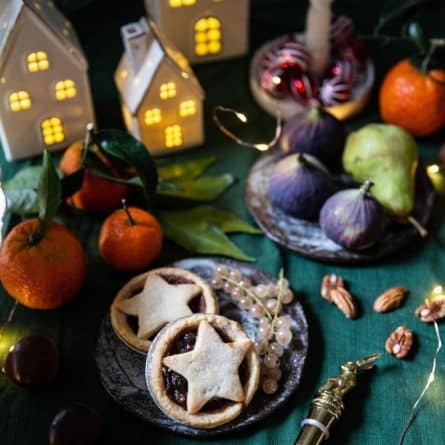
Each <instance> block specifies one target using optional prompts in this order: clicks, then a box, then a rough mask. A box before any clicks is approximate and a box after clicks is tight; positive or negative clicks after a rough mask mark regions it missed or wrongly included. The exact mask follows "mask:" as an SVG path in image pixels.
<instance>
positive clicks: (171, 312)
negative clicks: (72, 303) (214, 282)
mask: <svg viewBox="0 0 445 445" xmlns="http://www.w3.org/2000/svg"><path fill="white" fill-rule="evenodd" d="M201 292H202V289H201V287H200V286H197V285H195V284H174V285H173V284H169V283H167V281H165V280H164V279H163V278H162V277H160V276H159V275H157V274H151V275H149V276H148V278H147V280H146V282H145V284H144V289H143V291H142V292H141V293H139V294H137V295H135V296H134V297H131V298H128V299H126V300H122V301H119V302H118V303H117V304H116V306H117V309H119V310H120V311H121V312H124V313H125V314H128V315H133V316H135V317H137V318H138V324H139V329H138V333H137V336H138V337H139V338H141V339H144V340H147V339H149V338H150V337H151V336H152V335H154V334H156V332H158V331H159V330H160V329H161V328H162V327H163V326H164V325H166V324H167V323H169V322H170V321H174V320H177V319H178V318H181V317H186V316H187V315H191V314H192V313H193V312H192V311H191V309H190V308H189V306H188V303H189V302H190V300H192V299H193V298H194V297H196V296H197V295H199V294H200V293H201Z"/></svg>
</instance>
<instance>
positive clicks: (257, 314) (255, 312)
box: [250, 304, 264, 319]
mask: <svg viewBox="0 0 445 445" xmlns="http://www.w3.org/2000/svg"><path fill="white" fill-rule="evenodd" d="M250 313H251V314H252V316H253V317H254V318H258V319H259V318H261V317H263V316H264V309H263V308H262V306H260V305H259V304H254V305H253V306H252V307H251V308H250Z"/></svg>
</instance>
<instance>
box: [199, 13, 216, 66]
mask: <svg viewBox="0 0 445 445" xmlns="http://www.w3.org/2000/svg"><path fill="white" fill-rule="evenodd" d="M194 32H195V54H196V55H197V56H200V57H205V56H212V55H215V54H219V53H220V52H221V51H222V24H221V20H219V19H218V18H217V17H214V16H209V17H203V18H201V19H199V20H198V21H197V22H196V23H195V28H194Z"/></svg>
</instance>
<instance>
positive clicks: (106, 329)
mask: <svg viewBox="0 0 445 445" xmlns="http://www.w3.org/2000/svg"><path fill="white" fill-rule="evenodd" d="M219 263H225V264H227V265H229V266H231V267H236V268H238V269H240V271H241V273H242V274H243V275H246V276H248V277H249V278H250V279H251V280H252V281H253V282H254V283H270V282H275V281H276V278H274V277H272V276H270V275H267V274H265V273H263V272H260V271H259V270H258V269H255V268H254V267H252V266H250V265H247V264H244V263H239V262H237V261H231V260H223V259H221V258H191V259H186V260H182V261H178V262H177V263H175V264H174V266H175V267H180V268H183V269H187V270H190V271H192V272H194V273H196V274H197V275H199V276H200V277H202V278H204V279H205V280H210V279H211V277H212V276H213V271H214V269H215V267H216V265H217V264H219ZM217 294H218V299H219V303H220V313H221V314H222V315H225V316H226V317H229V318H231V319H233V320H236V321H238V322H239V323H241V324H242V326H243V327H244V329H245V330H246V332H247V333H248V334H249V335H250V336H252V337H253V335H252V334H253V333H254V329H255V325H254V323H253V320H252V318H251V317H250V316H249V315H248V313H246V312H245V311H242V310H240V309H239V308H238V307H237V306H235V305H234V304H233V303H232V302H231V301H230V298H229V297H228V296H227V295H226V294H224V292H219V291H218V292H217ZM286 312H287V313H288V314H289V315H290V316H291V317H292V320H293V322H292V332H293V340H292V343H291V345H290V346H289V347H288V348H287V349H286V351H285V353H284V355H283V358H282V359H281V363H282V366H281V370H282V373H283V376H282V379H281V381H280V384H279V389H278V391H277V392H276V393H275V394H274V395H272V396H268V395H266V394H264V393H263V392H262V390H261V388H259V389H258V391H257V393H256V395H255V397H254V398H253V400H252V402H251V403H250V405H249V406H248V407H247V409H246V410H245V411H244V412H243V413H242V414H241V415H240V416H239V417H238V418H236V419H235V420H233V421H232V422H230V423H227V424H225V425H221V426H219V427H217V428H214V429H212V430H202V429H197V428H192V427H189V426H186V425H182V424H180V423H178V422H176V421H174V420H172V419H170V418H169V417H167V416H165V415H164V414H163V413H162V412H161V411H160V410H159V409H158V407H157V406H156V405H155V403H154V402H153V400H152V399H151V398H150V395H149V392H148V389H147V387H146V384H145V355H142V354H140V353H137V352H135V351H134V350H132V349H130V348H129V347H128V346H127V345H126V344H124V343H123V342H122V341H121V340H120V339H119V337H118V336H117V335H116V334H115V332H114V330H113V328H112V326H111V322H110V317H109V316H107V317H105V319H104V320H103V322H102V325H101V328H100V333H99V339H98V342H97V349H96V364H97V367H98V370H99V375H100V378H101V380H102V383H103V386H104V387H105V389H106V391H107V392H108V393H109V394H110V396H111V397H112V398H113V399H114V400H115V401H116V402H117V403H118V404H119V405H120V406H121V407H122V408H123V409H124V410H126V411H128V412H130V413H132V414H134V415H136V416H137V417H139V418H141V419H143V420H145V421H147V422H149V423H152V424H153V425H155V426H158V427H160V428H163V429H166V430H169V431H172V432H174V433H177V434H180V435H183V436H189V437H196V438H210V437H217V436H221V435H225V434H229V433H234V432H236V431H240V430H242V429H245V428H247V427H250V426H251V425H253V424H255V423H258V422H260V421H261V420H262V419H264V418H265V417H266V416H268V415H269V414H271V413H272V412H273V411H275V410H276V409H278V408H279V407H280V406H282V405H283V404H284V403H285V402H286V401H287V400H288V399H289V397H290V396H291V395H292V394H293V393H294V392H295V390H296V389H297V387H298V384H299V382H300V378H301V373H302V371H303V365H304V361H305V358H306V353H307V347H308V328H307V322H306V317H305V315H304V312H303V308H302V306H301V304H300V303H299V302H298V301H296V300H294V302H293V303H291V304H289V305H286Z"/></svg>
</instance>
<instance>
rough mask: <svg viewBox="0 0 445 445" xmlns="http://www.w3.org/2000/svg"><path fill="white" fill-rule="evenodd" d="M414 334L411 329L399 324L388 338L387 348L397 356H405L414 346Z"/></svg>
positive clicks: (387, 350)
mask: <svg viewBox="0 0 445 445" xmlns="http://www.w3.org/2000/svg"><path fill="white" fill-rule="evenodd" d="M413 341H414V336H413V332H412V331H411V329H409V328H407V327H406V326H399V327H398V328H397V329H396V330H395V331H394V332H393V333H392V334H391V335H390V336H389V337H388V339H387V340H386V343H385V349H386V352H389V353H390V354H391V355H393V356H394V357H396V358H404V357H406V356H407V355H408V353H409V351H410V350H411V348H412V346H413Z"/></svg>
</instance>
